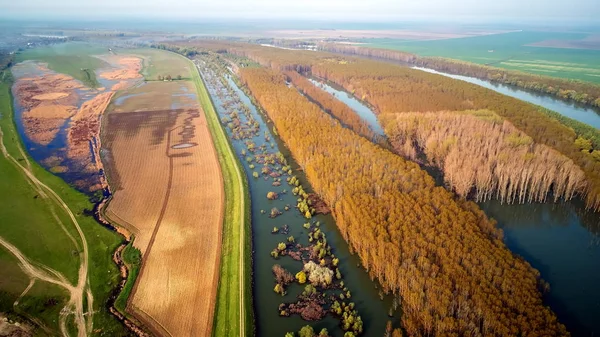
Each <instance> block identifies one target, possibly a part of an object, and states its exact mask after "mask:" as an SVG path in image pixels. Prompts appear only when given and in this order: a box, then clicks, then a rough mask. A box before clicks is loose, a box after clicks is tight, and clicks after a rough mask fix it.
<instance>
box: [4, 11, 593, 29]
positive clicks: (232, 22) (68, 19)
mask: <svg viewBox="0 0 600 337" xmlns="http://www.w3.org/2000/svg"><path fill="white" fill-rule="evenodd" d="M0 19H2V21H3V22H0V26H10V25H12V24H27V25H32V27H31V28H41V26H46V25H50V26H54V25H56V26H57V27H52V28H56V29H68V28H69V27H65V26H64V25H66V26H71V25H73V26H76V27H77V28H83V27H82V25H81V24H82V23H84V25H83V26H100V27H96V29H121V30H123V29H130V26H131V27H133V26H135V25H138V24H140V23H145V24H150V26H152V29H155V28H156V27H154V26H155V25H159V24H166V25H169V26H171V25H189V26H198V27H200V26H203V25H208V26H211V25H227V26H230V27H229V28H244V29H257V30H260V29H283V30H285V29H302V30H319V29H340V30H342V29H355V30H363V29H410V28H416V27H419V28H422V27H420V26H423V25H427V24H434V25H435V26H430V27H429V28H431V29H435V28H438V27H440V26H441V27H443V26H444V25H452V26H454V27H461V28H472V29H476V28H480V29H506V30H520V29H522V30H528V29H532V30H538V29H541V30H552V29H557V30H561V29H564V28H567V29H583V30H582V31H583V32H589V33H598V32H600V22H599V21H598V20H590V21H585V20H581V19H578V20H569V19H562V20H552V21H550V22H548V21H547V20H541V19H539V18H538V19H537V20H535V19H526V18H495V19H494V20H489V19H487V20H486V19H484V18H481V17H478V18H473V17H468V16H462V17H453V18H452V19H451V20H449V19H448V18H442V17H418V16H412V17H406V18H396V19H387V20H366V19H365V20H356V19H339V20H324V19H318V18H312V19H311V18H301V19H293V20H290V19H282V18H271V19H268V20H265V19H258V18H237V19H234V18H229V17H204V18H203V17H198V18H176V17H169V16H161V17H149V16H136V15H123V16H112V17H108V18H107V17H95V18H81V17H78V16H71V15H62V16H47V15H46V16H36V15H26V16H16V17H15V16H14V15H5V13H0ZM111 24H119V25H118V26H116V27H115V26H107V25H111ZM38 25H39V26H40V27H37V26H38ZM367 26H368V28H367ZM44 28H50V27H44ZM144 28H146V29H148V28H149V27H144V26H141V27H136V30H145V29H144ZM214 28H217V27H214ZM218 28H219V29H222V28H223V27H218Z"/></svg>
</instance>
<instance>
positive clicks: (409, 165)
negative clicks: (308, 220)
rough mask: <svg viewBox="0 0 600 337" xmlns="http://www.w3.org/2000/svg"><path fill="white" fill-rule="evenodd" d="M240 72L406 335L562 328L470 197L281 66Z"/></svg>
mask: <svg viewBox="0 0 600 337" xmlns="http://www.w3.org/2000/svg"><path fill="white" fill-rule="evenodd" d="M241 78H242V81H243V82H244V83H245V85H246V86H247V87H248V88H249V90H250V91H251V92H252V94H253V96H254V97H255V98H256V100H257V101H258V102H259V103H260V104H261V105H262V107H263V108H264V109H265V111H266V112H267V113H268V115H269V117H270V118H271V119H272V121H273V122H274V124H275V126H276V128H277V132H278V133H279V135H280V136H281V138H282V140H283V141H285V143H286V144H287V145H288V147H289V149H290V150H291V152H292V154H293V155H294V157H295V158H296V159H297V161H298V163H299V164H300V165H301V166H302V167H303V169H304V171H305V173H306V176H307V178H308V179H309V181H310V182H311V185H312V186H313V187H314V189H315V191H317V192H318V193H319V195H321V196H322V198H323V199H324V200H325V201H326V202H327V204H328V205H330V206H332V214H333V216H334V217H335V219H336V223H337V225H338V227H339V228H340V231H341V233H342V235H343V236H344V238H345V239H346V240H347V242H348V243H349V245H350V247H351V249H353V250H354V251H356V252H357V253H358V255H359V256H360V258H361V260H362V262H363V265H364V266H365V267H366V269H367V270H368V272H369V274H370V275H371V277H374V278H377V279H378V280H379V281H380V282H381V284H382V286H383V287H384V289H385V290H386V291H391V292H393V293H394V294H396V295H398V296H399V297H400V298H401V299H402V309H403V315H402V324H403V327H404V328H405V330H406V332H407V333H408V334H409V335H414V336H419V335H471V336H478V335H515V336H518V335H530V336H534V335H540V336H542V335H543V336H562V335H568V333H567V331H566V329H565V327H564V326H563V325H562V324H560V323H558V322H557V319H556V316H555V315H554V314H553V313H552V311H551V310H550V309H549V308H547V307H545V306H544V305H543V303H542V297H541V293H540V291H539V290H538V286H539V273H538V272H537V271H536V270H534V269H533V268H531V266H530V265H529V264H527V263H526V262H525V261H523V260H522V259H520V258H517V257H515V256H514V255H512V253H511V252H510V251H509V250H508V249H507V248H506V247H505V246H504V244H503V241H502V233H501V231H500V230H498V229H497V228H496V227H495V223H494V222H493V221H490V220H489V219H487V218H486V216H485V215H484V214H483V212H481V210H479V208H478V207H477V206H476V205H475V204H473V203H471V202H463V201H456V200H455V199H454V198H453V195H452V194H451V193H450V192H448V191H446V190H445V189H444V188H441V187H436V186H435V183H434V181H433V179H432V178H431V177H430V176H429V175H428V174H427V173H426V172H425V171H423V170H421V169H420V168H419V166H418V165H417V164H415V163H413V162H410V161H407V160H404V159H402V158H401V157H400V156H397V155H395V154H393V153H391V152H389V151H387V150H385V149H383V148H381V147H379V146H377V145H375V144H373V143H372V142H370V141H368V140H367V139H365V138H363V137H361V136H359V135H357V134H356V133H354V132H353V131H352V130H349V129H347V128H345V127H343V126H342V125H341V124H340V123H339V122H338V121H336V120H335V119H333V118H332V117H331V116H329V115H328V114H326V113H324V112H323V111H322V110H321V109H320V108H319V107H318V106H316V105H315V104H313V103H311V102H310V101H308V100H307V99H306V98H305V97H303V96H302V95H301V94H300V93H298V91H296V90H295V89H293V88H288V87H287V86H286V84H285V79H286V78H285V76H284V75H283V74H282V73H279V72H277V71H273V70H267V69H262V68H252V69H251V68H246V69H242V70H241Z"/></svg>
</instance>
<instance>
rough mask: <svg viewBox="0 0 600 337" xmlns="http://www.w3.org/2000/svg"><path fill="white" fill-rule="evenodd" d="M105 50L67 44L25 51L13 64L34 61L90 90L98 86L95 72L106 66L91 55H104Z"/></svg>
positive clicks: (87, 45)
mask: <svg viewBox="0 0 600 337" xmlns="http://www.w3.org/2000/svg"><path fill="white" fill-rule="evenodd" d="M106 51H107V50H106V48H104V47H99V46H93V45H89V44H85V43H77V42H68V43H61V44H56V45H52V46H47V47H41V48H35V49H27V50H25V51H23V52H20V53H18V54H17V56H16V58H15V63H17V62H22V61H26V60H36V61H39V62H42V63H47V64H48V68H50V69H51V70H54V71H56V72H58V73H63V74H67V75H70V76H73V77H74V78H76V79H78V80H80V81H81V82H83V84H85V85H86V86H88V87H90V88H96V87H98V86H99V85H100V83H98V80H97V79H96V73H95V71H96V70H97V69H99V68H102V67H105V66H107V65H108V64H107V63H106V62H104V61H102V60H101V59H99V58H97V57H94V56H93V55H99V54H105V53H106Z"/></svg>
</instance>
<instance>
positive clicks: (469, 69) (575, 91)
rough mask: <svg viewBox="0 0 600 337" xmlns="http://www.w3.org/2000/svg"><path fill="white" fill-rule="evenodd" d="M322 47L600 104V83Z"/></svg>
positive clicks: (391, 53) (355, 48)
mask: <svg viewBox="0 0 600 337" xmlns="http://www.w3.org/2000/svg"><path fill="white" fill-rule="evenodd" d="M318 48H319V50H323V51H329V52H335V53H343V54H348V55H360V56H368V57H375V58H381V59H387V60H393V61H400V62H406V63H409V64H411V65H415V66H419V67H427V68H432V69H435V70H438V71H442V72H448V73H452V74H457V75H464V76H470V77H475V78H478V79H482V80H489V81H492V82H495V83H502V84H507V85H513V86H517V87H519V88H523V89H527V90H531V91H535V92H540V93H544V94H549V95H553V96H557V97H560V98H562V99H565V100H571V101H574V102H577V103H581V104H586V105H590V106H595V107H600V85H597V84H594V83H590V82H585V81H579V80H568V79H562V78H556V77H551V76H544V75H536V74H529V73H526V72H522V71H518V70H507V69H502V68H497V67H491V66H486V65H481V64H476V63H470V62H465V61H460V60H453V59H448V58H443V57H421V56H417V55H414V54H411V53H407V52H402V51H396V50H387V49H379V48H367V47H360V46H348V45H340V44H335V43H321V44H319V46H318Z"/></svg>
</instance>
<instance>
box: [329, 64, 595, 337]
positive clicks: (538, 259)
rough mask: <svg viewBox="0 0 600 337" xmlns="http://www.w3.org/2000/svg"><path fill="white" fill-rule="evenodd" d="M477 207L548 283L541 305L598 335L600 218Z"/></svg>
mask: <svg viewBox="0 0 600 337" xmlns="http://www.w3.org/2000/svg"><path fill="white" fill-rule="evenodd" d="M448 76H450V75H448ZM451 76H452V77H454V76H455V75H451ZM461 77H464V76H461ZM477 81H479V82H483V81H481V80H478V79H472V78H471V79H469V82H472V83H476V82H477ZM318 84H319V86H320V87H321V88H323V89H325V90H326V91H327V92H329V93H331V94H334V96H335V97H336V98H337V99H339V100H341V101H342V102H344V103H346V104H347V105H348V106H350V107H352V108H353V109H356V111H357V114H359V115H360V116H361V117H362V118H363V119H364V120H365V121H366V122H368V123H374V124H371V127H372V128H373V130H381V126H380V125H379V122H378V121H377V118H376V115H375V114H374V113H373V112H372V111H371V110H370V109H369V108H368V107H366V106H365V105H363V104H362V103H361V102H359V101H358V100H357V99H356V98H354V97H353V96H352V95H350V94H348V93H347V92H345V91H342V90H341V89H340V88H339V87H337V86H335V85H329V84H327V83H323V82H318ZM476 84H477V83H476ZM486 87H488V88H490V89H492V90H495V91H498V92H501V93H504V91H507V90H510V91H511V92H513V93H514V94H515V95H519V96H520V97H518V98H521V99H524V98H527V97H529V96H531V97H530V98H532V101H533V102H532V103H536V104H539V103H543V104H546V103H547V102H550V103H551V104H552V105H548V106H546V105H544V106H545V107H548V108H550V106H552V107H555V108H561V110H555V111H557V112H559V113H561V114H564V115H566V116H569V117H571V118H575V117H576V116H582V117H584V116H587V117H589V119H590V120H593V116H596V117H597V115H594V112H593V111H587V112H585V111H584V110H585V109H581V108H578V107H575V106H573V105H569V104H567V103H565V102H562V101H557V100H555V99H552V98H548V97H537V96H534V95H531V94H529V93H527V92H520V90H518V89H514V88H506V86H496V85H493V84H489V83H488V84H487V86H486ZM515 97H516V96H515ZM524 100H527V99H524ZM540 105H542V104H540ZM590 115H591V117H590ZM599 125H600V124H599ZM597 127H598V126H597ZM479 205H480V207H481V208H482V209H483V210H484V211H485V213H486V214H487V215H488V216H489V217H491V218H494V219H496V221H498V226H499V227H500V228H502V229H503V231H504V236H505V240H504V241H505V243H506V245H507V246H508V248H509V249H510V250H511V251H513V252H514V253H515V254H518V255H520V256H522V257H523V258H525V259H526V260H527V261H528V262H529V263H530V264H531V265H532V266H533V267H534V268H536V269H537V270H539V271H540V273H541V276H542V278H543V279H544V280H545V281H547V282H549V283H550V287H551V291H550V292H549V293H548V294H547V296H546V297H545V301H546V303H547V304H548V305H550V307H551V308H552V309H553V310H554V312H555V313H556V314H557V315H558V318H559V320H560V321H561V322H562V323H564V324H565V325H566V326H567V329H568V330H569V331H570V332H571V333H572V334H573V336H592V335H598V334H599V333H600V319H598V318H599V317H600V292H599V291H598V290H597V289H596V287H597V286H598V285H599V284H600V215H598V213H593V212H589V211H586V210H585V207H584V206H583V204H582V202H581V201H579V200H576V201H573V202H560V203H557V204H553V203H544V204H540V203H530V204H525V205H507V204H501V203H500V202H499V201H496V200H492V201H487V202H484V203H480V204H479Z"/></svg>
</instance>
